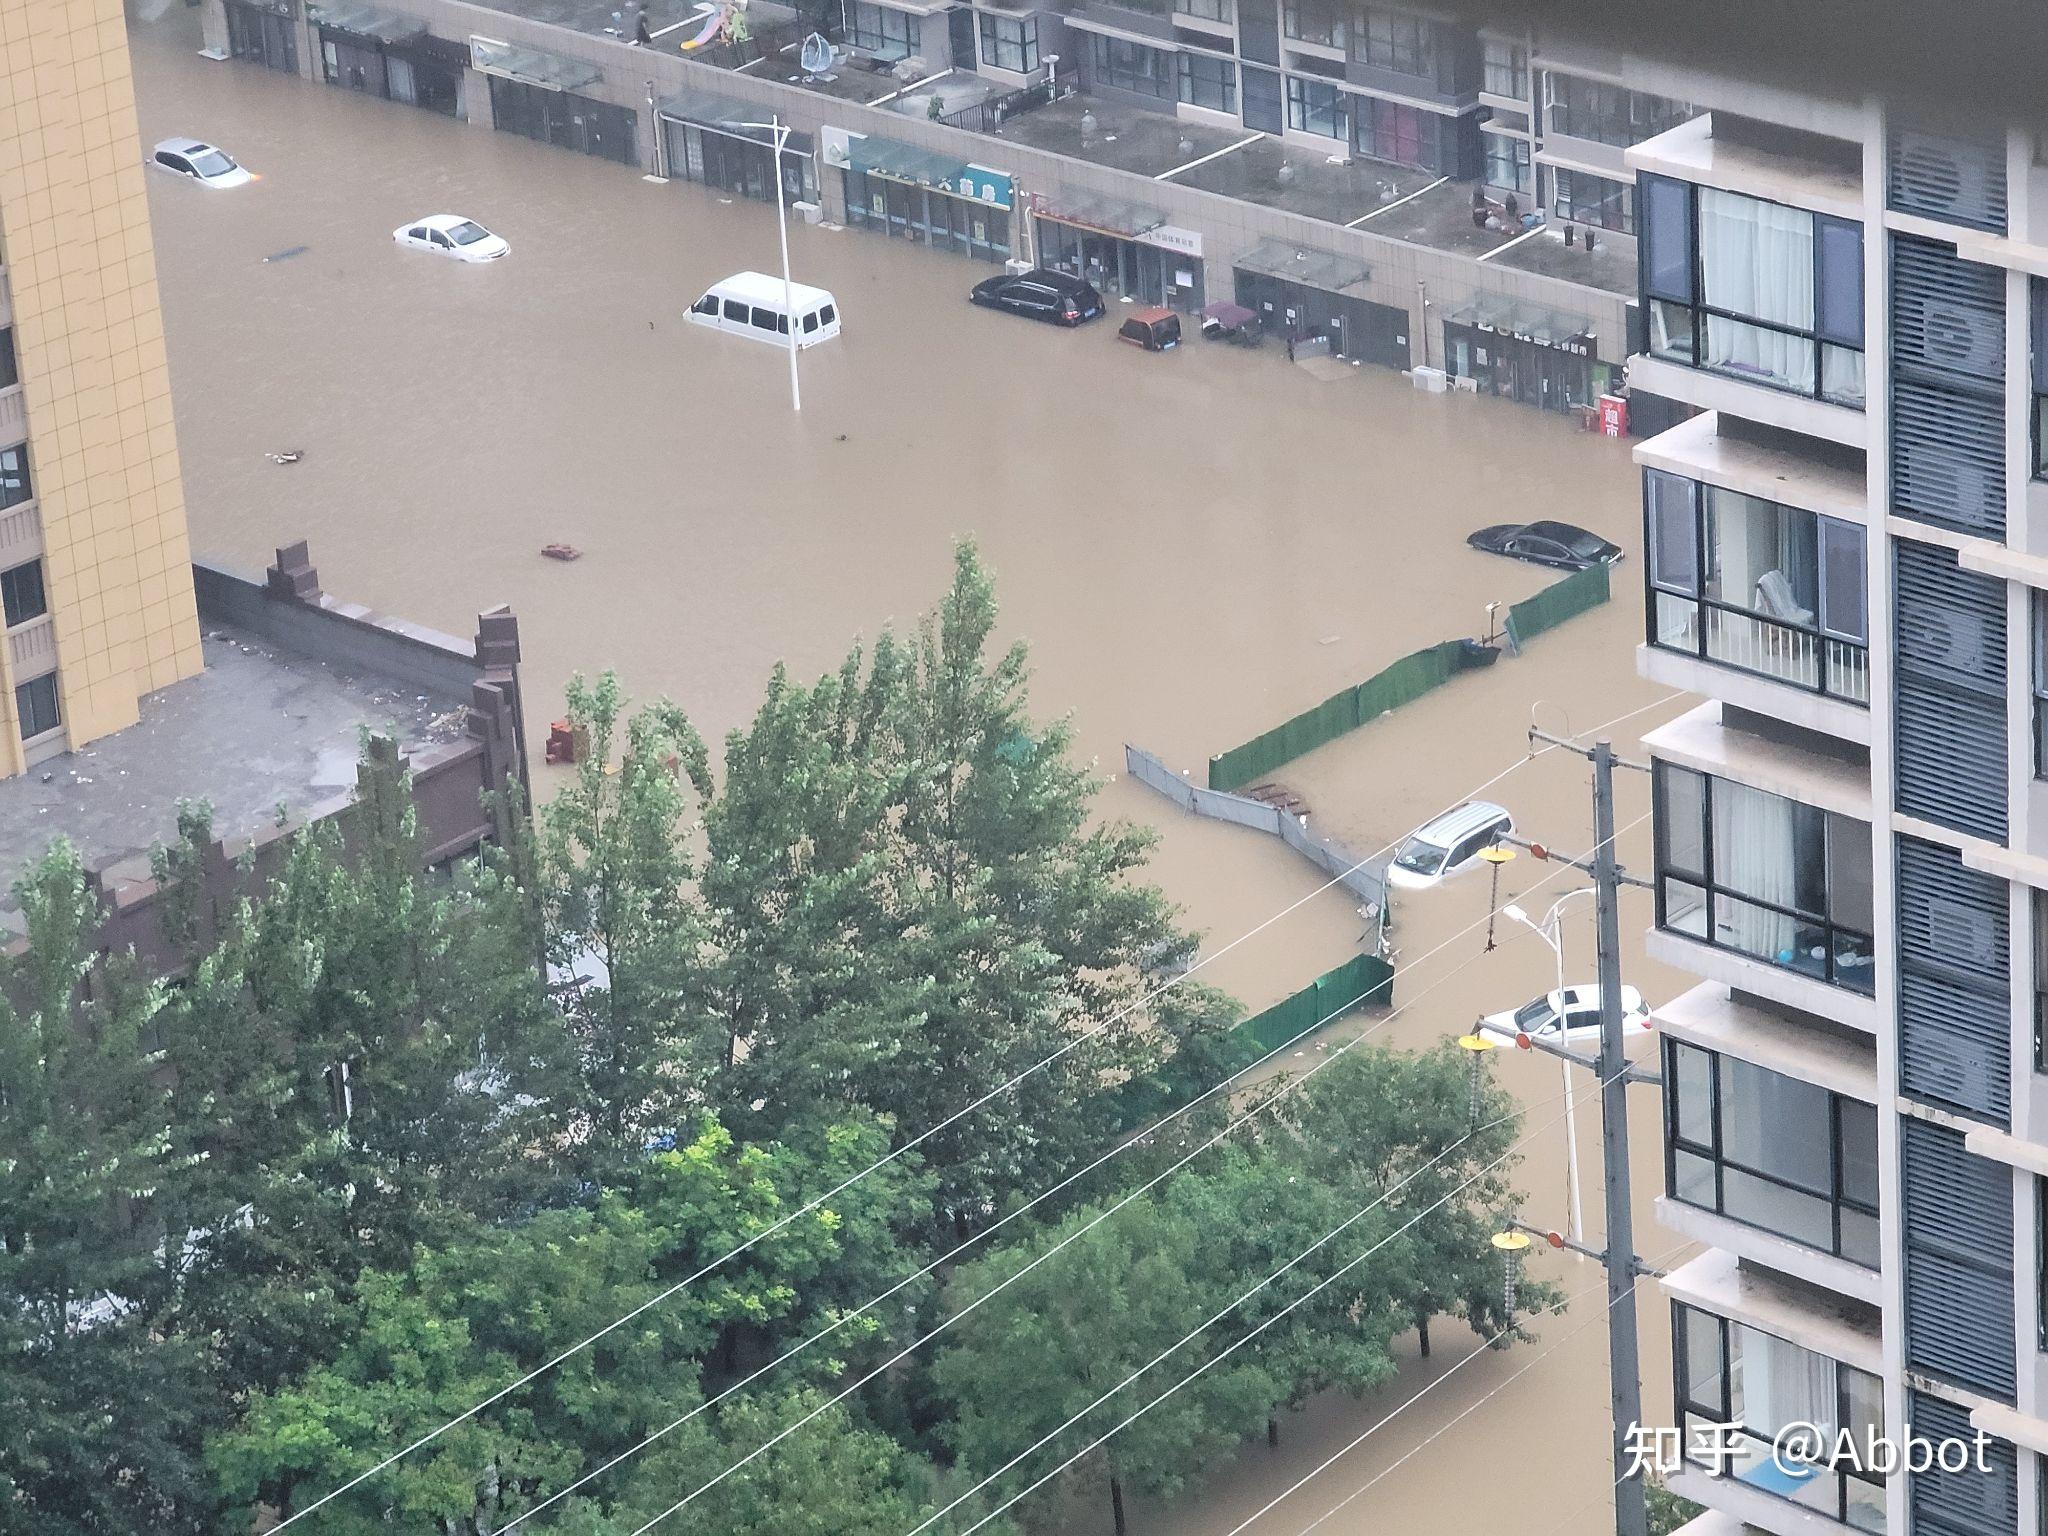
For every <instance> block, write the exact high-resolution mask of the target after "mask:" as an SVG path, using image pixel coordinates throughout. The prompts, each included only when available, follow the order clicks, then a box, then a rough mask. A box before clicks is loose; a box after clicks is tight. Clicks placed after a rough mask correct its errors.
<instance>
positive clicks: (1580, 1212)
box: [1500, 885, 1593, 1243]
mask: <svg viewBox="0 0 2048 1536" xmlns="http://www.w3.org/2000/svg"><path fill="white" fill-rule="evenodd" d="M1592 890H1593V887H1591V886H1590V885H1589V886H1586V887H1584V888H1583V889H1581V890H1576V891H1567V892H1565V893H1564V895H1562V896H1560V897H1558V899H1557V900H1556V901H1554V902H1552V903H1551V905H1550V910H1549V911H1548V912H1545V913H1544V914H1543V920H1542V921H1541V922H1538V921H1537V920H1536V919H1534V918H1532V917H1531V916H1530V915H1529V914H1528V913H1526V912H1524V911H1523V910H1522V909H1521V908H1520V907H1518V906H1516V905H1515V904H1514V903H1513V902H1510V903H1509V904H1508V905H1507V906H1505V907H1502V908H1501V909H1500V910H1501V916H1503V917H1505V918H1508V919H1509V920H1511V921H1513V922H1517V923H1520V924H1521V925H1522V926H1523V927H1524V928H1527V929H1528V930H1529V931H1530V932H1532V933H1534V934H1535V935H1536V937H1537V938H1539V939H1541V940H1542V941H1543V942H1544V943H1546V944H1548V945H1549V946H1550V952H1551V953H1552V954H1553V955H1555V956H1556V957H1557V994H1558V996H1557V1006H1558V1009H1559V1013H1558V1017H1559V1018H1560V1019H1561V1018H1563V1017H1564V1014H1563V1009H1564V943H1563V941H1562V939H1561V938H1560V936H1559V933H1560V930H1559V926H1558V925H1559V922H1560V920H1561V918H1562V916H1563V913H1564V904H1565V903H1566V902H1568V901H1570V900H1571V899H1572V898H1573V897H1574V896H1586V895H1590V894H1591V893H1592ZM1558 1066H1559V1068H1560V1069H1561V1070H1562V1071H1563V1073H1564V1136H1565V1144H1566V1149H1567V1150H1566V1155H1565V1164H1564V1186H1565V1195H1566V1197H1567V1198H1568V1200H1569V1202H1570V1205H1571V1218H1572V1232H1571V1236H1572V1241H1573V1242H1575V1243H1583V1242H1584V1241H1585V1240H1586V1213H1585V1206H1584V1203H1583V1201H1582V1198H1581V1196H1580V1194H1579V1119H1578V1113H1577V1110H1576V1108H1575V1107H1574V1105H1573V1102H1572V1064H1571V1063H1570V1062H1569V1061H1561V1062H1559V1063H1558Z"/></svg>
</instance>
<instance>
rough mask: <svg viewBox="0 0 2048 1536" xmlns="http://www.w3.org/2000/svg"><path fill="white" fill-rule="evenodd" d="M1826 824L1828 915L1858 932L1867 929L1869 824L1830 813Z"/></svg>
mask: <svg viewBox="0 0 2048 1536" xmlns="http://www.w3.org/2000/svg"><path fill="white" fill-rule="evenodd" d="M1827 827H1828V874H1827V880H1828V893H1827V902H1828V905H1827V911H1828V915H1829V917H1831V918H1833V919H1834V921H1836V922H1838V923H1841V924H1843V925H1844V926H1845V927H1849V928H1853V929H1855V930H1856V931H1857V932H1858V933H1869V932H1870V931H1871V912H1872V898H1871V890H1870V877H1871V858H1870V827H1869V825H1868V824H1867V823H1865V822H1861V821H1857V820H1855V819H1854V818H1853V817H1849V816H1835V815H1830V816H1829V817H1828V819H1827Z"/></svg>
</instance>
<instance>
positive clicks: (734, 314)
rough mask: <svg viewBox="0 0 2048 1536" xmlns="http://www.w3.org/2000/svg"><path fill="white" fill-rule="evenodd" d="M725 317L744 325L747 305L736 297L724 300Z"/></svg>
mask: <svg viewBox="0 0 2048 1536" xmlns="http://www.w3.org/2000/svg"><path fill="white" fill-rule="evenodd" d="M725 318H726V319H728V320H732V321H736V322H737V323H738V324H740V325H745V324H746V323H747V306H746V305H744V304H742V303H741V302H740V301H739V300H738V299H727V300H726V301H725Z"/></svg>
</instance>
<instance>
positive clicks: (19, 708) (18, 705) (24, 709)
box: [14, 672, 62, 741]
mask: <svg viewBox="0 0 2048 1536" xmlns="http://www.w3.org/2000/svg"><path fill="white" fill-rule="evenodd" d="M14 718H15V720H16V721H17V722H18V723H19V724H20V726H21V739H22V740H23V741H34V740H35V739H36V737H38V736H45V735H48V734H49V733H50V732H51V731H54V730H55V729H57V727H58V725H59V724H61V723H62V722H61V721H60V720H59V719H58V716H57V674H56V673H54V672H47V673H45V674H44V675H43V676H41V677H33V678H30V679H29V680H28V681H27V682H25V683H23V684H22V685H21V686H20V687H19V688H17V689H15V690H14Z"/></svg>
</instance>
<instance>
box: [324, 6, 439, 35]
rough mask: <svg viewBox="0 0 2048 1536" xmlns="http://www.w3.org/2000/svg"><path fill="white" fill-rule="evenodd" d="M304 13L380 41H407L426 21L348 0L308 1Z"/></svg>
mask: <svg viewBox="0 0 2048 1536" xmlns="http://www.w3.org/2000/svg"><path fill="white" fill-rule="evenodd" d="M306 14H307V16H309V17H311V18H312V19H313V20H314V21H317V22H318V23H319V24H320V25H321V26H323V27H332V28H334V29H335V30H336V31H337V32H353V33H355V34H356V36H358V37H374V38H375V39H376V40H377V41H378V42H380V43H403V42H407V41H409V40H411V39H412V38H415V37H418V36H419V35H420V34H421V33H422V32H424V31H426V30H427V24H426V23H425V22H423V21H421V20H419V19H418V18H416V17H412V16H400V15H398V14H397V13H396V12H394V11H386V10H380V9H378V8H377V7H376V6H374V5H354V4H350V3H347V0H335V3H332V4H326V5H308V6H307V7H306Z"/></svg>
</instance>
